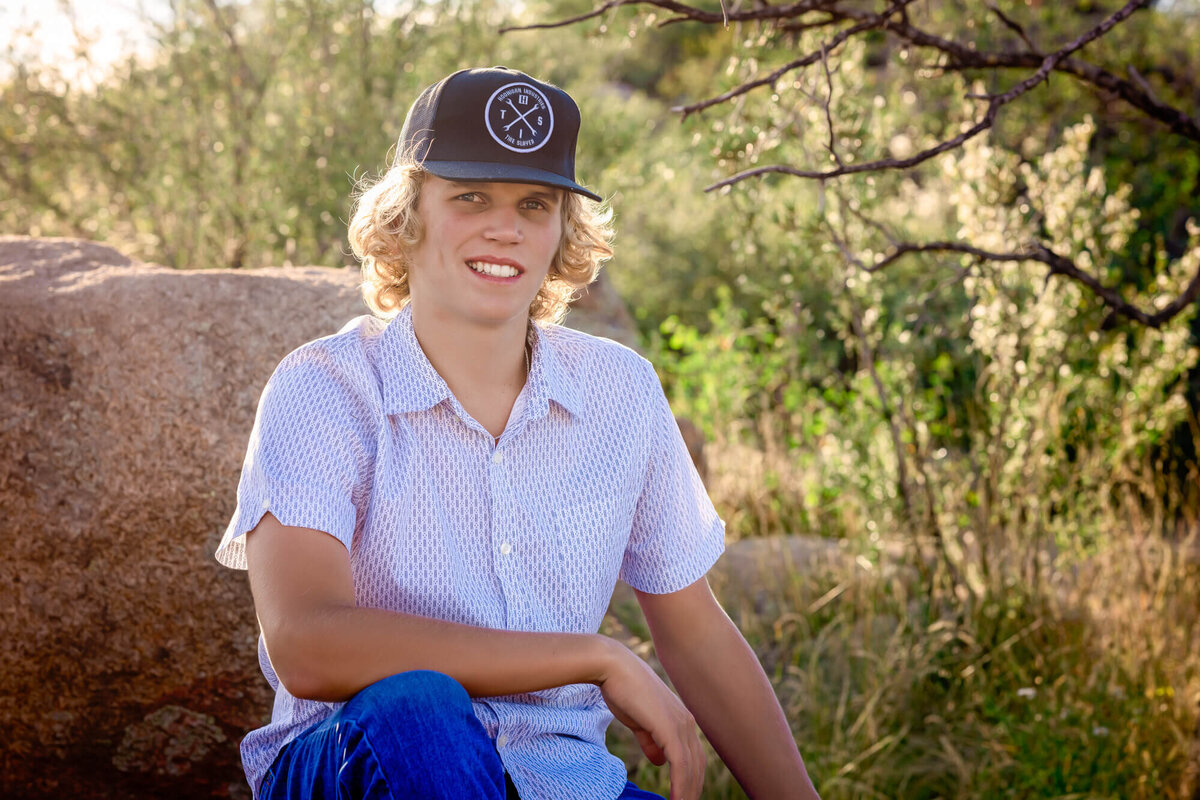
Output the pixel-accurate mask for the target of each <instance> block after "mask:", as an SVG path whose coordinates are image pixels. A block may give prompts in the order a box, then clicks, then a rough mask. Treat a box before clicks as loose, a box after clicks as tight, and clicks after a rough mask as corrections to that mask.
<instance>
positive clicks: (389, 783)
mask: <svg viewBox="0 0 1200 800" xmlns="http://www.w3.org/2000/svg"><path fill="white" fill-rule="evenodd" d="M259 797H260V798H264V799H265V800H301V799H302V800H309V799H310V798H311V800H360V799H361V800H407V798H422V800H467V799H468V798H469V799H470V800H520V797H519V796H518V795H517V790H516V787H514V786H513V784H512V780H511V779H510V778H509V777H508V773H507V772H505V771H504V764H503V763H502V762H501V761H500V754H499V753H497V752H496V746H495V744H494V743H493V742H492V740H491V738H490V737H488V735H487V731H485V730H484V727H483V725H482V724H481V723H480V722H479V720H478V719H477V718H476V717H475V712H474V711H473V710H472V709H471V698H470V696H469V695H468V694H467V690H466V689H464V688H463V687H462V686H461V685H460V684H459V683H458V681H456V680H454V679H453V678H451V677H450V676H448V675H444V674H442V673H440V672H432V671H430V670H413V671H411V672H402V673H400V674H399V675H393V676H391V677H390V678H384V679H383V680H381V681H379V682H378V683H374V684H372V685H370V686H368V687H367V688H365V689H363V690H362V691H361V692H359V693H358V694H356V695H355V696H354V697H352V698H350V701H349V702H348V703H346V704H345V705H344V706H342V708H341V709H339V710H338V712H337V713H336V714H334V715H333V716H332V717H330V718H329V719H326V720H324V721H322V722H319V723H317V724H316V725H314V726H313V727H311V728H309V729H308V730H307V731H305V732H304V733H302V734H300V736H299V737H297V738H296V739H295V740H293V741H291V742H289V743H288V745H287V746H286V747H284V748H283V750H281V751H280V753H279V756H278V757H277V758H276V759H275V763H274V764H272V765H271V769H270V771H269V772H267V776H266V778H264V779H263V783H262V790H261V792H260V793H259ZM618 800H663V798H662V797H660V796H659V795H657V794H653V793H651V792H647V791H643V790H641V789H639V788H637V786H635V785H634V784H633V783H632V782H627V783H626V784H625V789H624V791H623V792H621V796H620V798H618Z"/></svg>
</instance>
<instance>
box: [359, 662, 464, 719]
mask: <svg viewBox="0 0 1200 800" xmlns="http://www.w3.org/2000/svg"><path fill="white" fill-rule="evenodd" d="M456 707H457V708H460V709H464V708H465V709H470V708H471V697H470V695H468V694H467V690H466V689H464V688H463V687H462V684H460V683H459V682H458V681H456V680H454V678H451V677H450V676H449V675H446V674H445V673H442V672H435V671H433V670H427V669H417V670H410V671H408V672H401V673H398V674H396V675H392V676H389V677H387V678H384V679H383V680H380V681H377V682H375V683H373V684H371V685H370V686H367V687H365V688H364V689H363V690H362V691H360V692H359V693H358V694H356V695H354V697H352V698H350V700H349V701H348V702H347V704H346V708H345V709H343V714H345V715H346V716H348V717H351V718H363V717H364V716H365V717H369V716H371V715H372V714H373V712H375V711H377V710H382V711H384V713H386V714H387V715H388V716H389V717H390V718H393V719H394V718H395V716H396V715H401V716H426V715H439V716H442V715H445V714H446V712H447V711H450V710H452V709H454V708H456Z"/></svg>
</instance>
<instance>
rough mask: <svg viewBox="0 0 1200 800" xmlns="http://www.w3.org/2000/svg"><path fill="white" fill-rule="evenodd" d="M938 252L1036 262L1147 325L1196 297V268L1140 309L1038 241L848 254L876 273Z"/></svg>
mask: <svg viewBox="0 0 1200 800" xmlns="http://www.w3.org/2000/svg"><path fill="white" fill-rule="evenodd" d="M846 252H847V251H846V250H844V249H843V253H846ZM938 252H940V253H961V254H963V255H969V256H974V257H975V258H977V259H979V260H980V261H998V262H1006V261H1007V262H1011V261H1037V262H1040V263H1042V264H1045V265H1046V266H1048V267H1049V268H1050V269H1049V273H1048V276H1047V277H1049V275H1061V276H1063V277H1065V278H1068V279H1069V280H1072V281H1075V282H1076V283H1079V284H1081V285H1083V286H1086V287H1087V288H1088V290H1089V291H1091V293H1092V294H1094V295H1095V296H1096V297H1098V298H1100V300H1101V301H1102V302H1103V303H1104V305H1106V306H1108V308H1110V309H1111V310H1112V312H1113V313H1115V314H1119V315H1121V316H1123V317H1127V318H1129V319H1131V320H1133V321H1135V322H1139V323H1141V324H1142V325H1145V326H1146V327H1149V328H1161V327H1162V326H1163V325H1164V324H1166V323H1167V322H1168V321H1170V320H1171V319H1172V318H1173V317H1175V316H1176V315H1178V314H1179V313H1180V312H1181V311H1183V310H1184V309H1185V308H1187V307H1188V306H1189V305H1191V304H1192V303H1193V302H1195V300H1196V298H1197V297H1200V270H1197V272H1196V274H1195V275H1193V276H1192V279H1191V280H1190V281H1189V282H1188V285H1187V286H1186V287H1185V288H1184V290H1183V292H1182V293H1180V295H1179V296H1178V297H1176V298H1175V299H1173V300H1172V301H1171V302H1170V303H1168V304H1167V305H1165V306H1163V307H1162V308H1160V309H1159V310H1157V311H1155V312H1153V313H1150V312H1147V311H1144V310H1142V309H1140V308H1138V307H1137V306H1135V305H1133V304H1132V303H1130V302H1129V301H1128V300H1126V299H1125V298H1124V297H1122V296H1121V293H1120V292H1119V291H1118V290H1116V289H1114V288H1112V287H1110V286H1105V285H1104V284H1103V283H1101V282H1100V280H1099V279H1098V278H1097V277H1096V276H1095V275H1092V274H1091V273H1089V272H1086V271H1084V270H1082V269H1080V268H1079V267H1078V266H1077V265H1076V264H1075V262H1074V261H1072V260H1071V259H1069V258H1067V257H1066V256H1062V255H1059V254H1058V253H1055V252H1054V251H1053V250H1051V249H1050V248H1048V247H1046V246H1045V245H1043V244H1040V243H1035V244H1031V245H1029V246H1028V247H1027V248H1026V249H1024V250H1020V251H1016V252H1011V253H995V252H991V251H988V250H983V249H981V248H978V247H973V246H971V245H969V244H965V243H963V242H925V243H920V244H919V243H916V242H903V243H901V244H898V245H896V246H895V247H894V248H893V249H892V252H890V253H889V254H888V255H887V256H885V257H883V258H881V259H880V260H879V261H876V262H875V263H874V264H871V265H869V266H862V262H861V260H860V259H858V258H856V257H853V256H849V257H851V258H853V260H854V262H855V263H857V264H859V265H860V266H862V269H863V270H864V271H866V272H870V273H876V272H880V271H882V270H884V269H886V268H887V267H889V266H890V265H892V264H893V263H895V262H896V261H898V260H899V259H901V258H903V257H904V256H906V255H908V254H909V253H938Z"/></svg>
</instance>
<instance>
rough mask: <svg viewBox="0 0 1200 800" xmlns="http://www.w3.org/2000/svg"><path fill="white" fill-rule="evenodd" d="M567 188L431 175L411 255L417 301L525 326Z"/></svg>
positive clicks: (441, 311) (439, 310)
mask: <svg viewBox="0 0 1200 800" xmlns="http://www.w3.org/2000/svg"><path fill="white" fill-rule="evenodd" d="M561 204H562V190H561V189H554V188H551V187H548V186H538V185H535V184H526V183H476V182H470V183H458V182H453V181H447V180H443V179H442V178H438V177H436V176H434V175H427V176H426V179H425V182H424V184H423V185H422V187H421V197H420V200H419V201H418V203H417V213H418V215H419V216H420V218H421V222H422V224H423V226H424V235H423V236H422V238H421V243H420V244H419V245H418V246H417V247H416V248H415V250H414V251H413V252H412V253H411V267H410V269H409V286H410V288H411V290H412V298H413V303H414V306H424V307H425V308H424V309H423V310H424V311H429V312H432V313H435V314H437V315H438V316H441V317H443V318H447V317H448V318H457V319H460V320H463V321H470V322H473V323H476V324H479V323H483V324H492V325H495V324H503V323H505V322H509V321H513V320H518V319H519V320H520V321H521V324H524V320H525V318H526V317H527V316H528V312H529V304H530V303H532V302H533V298H534V297H535V296H537V293H538V290H539V289H540V288H541V286H542V282H543V281H544V280H545V279H546V274H547V273H548V272H549V271H550V263H551V261H552V260H553V259H554V256H555V254H556V253H557V252H558V245H559V241H560V239H561V238H562V214H561V208H560V206H561Z"/></svg>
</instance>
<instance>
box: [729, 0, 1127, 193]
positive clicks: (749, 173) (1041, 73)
mask: <svg viewBox="0 0 1200 800" xmlns="http://www.w3.org/2000/svg"><path fill="white" fill-rule="evenodd" d="M1149 3H1150V0H1130V2H1128V3H1126V4H1125V6H1123V7H1122V8H1120V9H1119V10H1117V11H1116V12H1114V13H1113V14H1112V15H1110V16H1109V17H1108V18H1106V19H1105V20H1104V21H1103V22H1101V23H1100V24H1099V25H1097V26H1096V27H1094V28H1092V29H1091V30H1089V31H1087V32H1086V33H1084V34H1083V35H1081V36H1080V37H1079V38H1077V39H1076V40H1075V41H1073V42H1071V43H1070V44H1069V45H1067V46H1066V47H1063V48H1061V49H1059V50H1056V51H1055V52H1053V53H1051V54H1050V55H1048V56H1046V57H1045V59H1043V61H1042V65H1041V66H1040V67H1039V68H1038V70H1037V72H1035V73H1034V74H1032V75H1030V76H1029V77H1028V78H1026V79H1025V80H1023V81H1021V82H1020V83H1018V84H1017V85H1016V86H1014V87H1013V88H1011V89H1009V90H1008V91H1007V92H1005V93H1004V94H1000V95H991V96H990V99H989V101H988V108H987V112H986V113H985V114H984V115H983V119H981V120H980V121H979V122H977V123H975V124H974V125H972V126H971V127H970V128H968V129H967V130H965V131H963V132H962V133H960V134H959V135H958V136H955V137H953V138H951V139H947V140H945V141H943V142H940V143H939V144H937V145H935V146H933V147H930V148H928V149H926V150H922V151H921V152H920V153H917V154H916V155H914V156H911V157H909V158H902V159H894V158H884V159H879V160H876V161H868V162H865V163H862V164H856V165H852V166H849V167H838V168H837V169H832V170H825V171H821V170H799V169H796V168H795V167H789V166H783V165H775V166H768V167H756V168H754V169H749V170H744V171H742V172H739V173H737V174H735V175H733V176H732V177H729V178H726V179H725V180H723V181H718V182H717V183H714V184H713V185H711V186H709V187H707V188H706V189H705V191H706V192H711V191H713V190H714V189H720V188H722V187H724V186H731V185H733V184H735V183H739V182H741V181H744V180H746V179H747V178H752V177H757V176H760V175H767V174H770V173H773V172H775V173H782V174H785V175H794V176H796V177H800V178H814V179H817V180H828V179H830V178H837V177H841V176H842V175H851V174H854V173H859V172H877V171H881V170H885V169H905V168H907V167H911V166H916V165H917V164H920V163H922V162H924V161H928V160H929V159H931V158H933V157H934V156H937V155H941V154H942V153H945V152H947V151H949V150H953V149H955V148H957V147H959V146H960V145H962V144H964V143H965V142H967V141H968V140H970V139H973V138H974V137H976V136H978V135H979V134H980V133H982V132H983V131H985V130H987V129H988V128H990V127H992V125H993V124H994V123H995V121H996V116H997V114H999V113H1000V109H1001V108H1003V107H1004V106H1006V105H1008V104H1009V103H1011V102H1012V101H1013V100H1015V99H1017V98H1018V97H1020V96H1021V95H1023V94H1025V93H1026V92H1028V91H1029V90H1030V89H1033V88H1034V87H1035V86H1037V85H1038V84H1040V83H1042V82H1043V81H1045V80H1046V79H1047V78H1048V77H1049V76H1050V73H1051V71H1053V69H1054V67H1055V66H1056V65H1057V64H1058V63H1059V62H1061V61H1062V60H1063V59H1065V58H1066V57H1067V56H1069V55H1070V54H1071V53H1074V52H1076V51H1077V50H1080V49H1082V48H1084V47H1086V46H1087V45H1088V44H1090V43H1091V42H1093V41H1095V40H1096V39H1098V38H1099V37H1101V36H1103V35H1104V34H1105V33H1107V32H1108V31H1110V30H1112V29H1113V27H1115V26H1116V25H1118V24H1120V23H1121V22H1122V21H1124V20H1125V19H1127V18H1128V17H1129V16H1130V15H1131V14H1133V13H1134V12H1135V11H1137V10H1138V9H1140V8H1144V7H1145V6H1147V5H1149Z"/></svg>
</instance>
